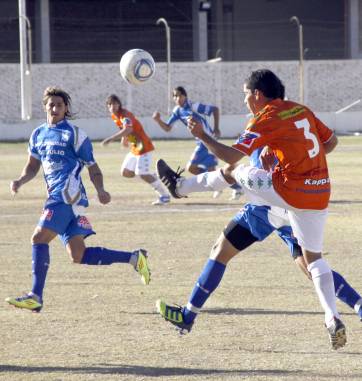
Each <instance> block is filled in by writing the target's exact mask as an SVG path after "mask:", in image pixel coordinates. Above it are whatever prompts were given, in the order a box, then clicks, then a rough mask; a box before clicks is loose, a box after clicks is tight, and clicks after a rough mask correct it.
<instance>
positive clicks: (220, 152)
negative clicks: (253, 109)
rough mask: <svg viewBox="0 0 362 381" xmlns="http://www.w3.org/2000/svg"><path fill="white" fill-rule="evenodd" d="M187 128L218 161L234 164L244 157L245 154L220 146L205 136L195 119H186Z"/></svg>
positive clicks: (208, 136)
mask: <svg viewBox="0 0 362 381" xmlns="http://www.w3.org/2000/svg"><path fill="white" fill-rule="evenodd" d="M187 127H188V129H189V130H190V131H191V133H192V135H194V136H195V137H197V138H199V139H200V140H202V141H203V142H204V143H205V145H206V146H207V148H208V149H209V150H210V151H211V152H212V153H213V154H215V155H216V156H217V157H218V158H219V159H221V160H223V161H225V163H227V164H235V163H237V162H238V161H239V160H240V159H241V158H243V157H244V156H245V154H244V153H242V152H241V151H238V150H237V149H235V148H233V147H230V146H227V145H225V144H222V143H220V142H218V141H217V140H215V139H214V138H213V137H212V136H210V135H209V134H207V133H206V132H205V131H204V129H203V126H202V124H201V123H200V122H199V121H198V120H196V119H195V118H189V119H188V124H187Z"/></svg>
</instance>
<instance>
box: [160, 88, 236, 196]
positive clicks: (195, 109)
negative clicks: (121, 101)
mask: <svg viewBox="0 0 362 381" xmlns="http://www.w3.org/2000/svg"><path fill="white" fill-rule="evenodd" d="M173 100H174V102H175V104H176V107H175V108H174V109H173V111H172V114H171V116H170V117H169V118H168V120H167V122H164V121H163V120H162V119H161V115H160V113H159V112H158V111H156V112H154V114H153V116H152V117H153V119H154V120H155V121H156V122H157V123H158V125H159V126H160V127H161V128H162V129H163V130H164V131H166V132H169V131H171V129H172V127H173V125H174V124H175V123H176V122H177V121H180V122H181V123H183V124H184V125H185V126H186V127H187V120H188V118H189V117H190V116H193V117H195V118H197V119H198V120H199V121H200V122H201V123H202V125H203V127H204V131H205V132H207V133H208V134H209V135H213V136H215V137H216V138H219V137H220V135H221V133H220V129H219V120H220V113H219V109H218V107H216V106H214V105H206V104H202V103H196V102H191V101H190V100H189V99H188V97H187V92H186V90H185V88H184V87H182V86H178V87H176V88H175V89H174V90H173ZM211 115H213V118H214V128H212V127H211V126H210V123H209V121H208V117H210V116H211ZM217 163H218V161H217V158H216V157H215V155H214V154H212V153H210V152H209V151H208V149H207V148H206V146H205V145H204V143H202V141H201V140H199V139H197V138H196V148H195V150H194V152H193V153H192V155H191V158H190V160H189V162H188V163H187V165H186V169H187V170H188V171H189V172H190V173H192V174H193V175H198V174H200V173H203V172H206V171H208V172H211V171H214V170H215V169H216V166H217ZM231 188H232V189H234V192H233V196H232V199H233V200H237V199H239V198H240V196H241V194H242V191H241V188H240V187H239V186H238V185H233V186H231ZM219 195H220V192H218V191H216V192H214V197H215V198H216V197H218V196H219Z"/></svg>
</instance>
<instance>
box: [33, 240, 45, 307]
mask: <svg viewBox="0 0 362 381" xmlns="http://www.w3.org/2000/svg"><path fill="white" fill-rule="evenodd" d="M31 254H32V258H33V261H32V273H33V285H32V288H31V292H32V293H33V294H35V295H37V296H39V298H40V299H41V300H42V299H43V290H44V286H45V279H46V277H47V272H48V268H49V263H50V256H49V245H48V244H46V243H37V244H34V245H33V246H32V253H31Z"/></svg>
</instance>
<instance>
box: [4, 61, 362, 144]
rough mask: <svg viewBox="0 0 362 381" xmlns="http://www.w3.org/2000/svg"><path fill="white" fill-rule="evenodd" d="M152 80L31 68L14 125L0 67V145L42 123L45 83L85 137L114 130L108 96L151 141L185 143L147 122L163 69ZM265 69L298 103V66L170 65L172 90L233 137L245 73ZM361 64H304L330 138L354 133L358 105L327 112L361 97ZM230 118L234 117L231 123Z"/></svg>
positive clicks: (109, 69)
mask: <svg viewBox="0 0 362 381" xmlns="http://www.w3.org/2000/svg"><path fill="white" fill-rule="evenodd" d="M156 65H157V66H156V68H157V69H156V74H155V77H154V78H153V79H152V80H151V81H149V82H148V83H146V84H145V85H143V86H130V85H128V84H127V83H125V82H124V81H123V80H122V79H121V78H120V76H119V74H118V63H107V64H104V63H102V64H93V63H89V64H35V65H33V68H32V83H33V91H32V108H33V118H34V120H31V121H29V122H26V123H24V122H21V120H20V115H21V110H20V74H19V71H20V68H19V65H17V64H0V83H1V86H0V100H1V101H0V140H16V139H25V138H26V139H27V138H28V136H29V134H30V131H31V130H32V129H33V128H34V127H35V126H36V125H38V124H40V123H42V120H43V118H44V112H43V109H42V101H41V99H42V94H43V91H44V89H45V88H46V87H47V86H49V85H58V86H61V87H63V88H64V89H65V90H66V91H68V92H69V93H70V94H71V96H72V99H73V111H74V112H75V113H76V122H75V124H77V125H79V126H80V127H82V128H85V129H86V130H87V131H89V134H90V136H91V137H92V138H95V139H98V138H102V137H104V136H105V135H107V134H108V133H112V131H114V129H113V125H112V123H111V121H110V120H109V119H108V113H107V110H106V107H105V99H106V97H107V96H108V95H109V94H111V93H115V94H117V95H119V96H120V98H121V99H122V101H123V104H124V106H125V107H126V108H129V109H130V110H131V111H132V112H134V113H135V115H136V116H138V117H139V118H140V119H141V120H142V121H143V122H144V124H145V127H146V129H147V130H148V131H149V133H150V135H151V136H153V137H157V138H163V137H187V136H188V135H187V132H186V131H184V130H183V129H182V128H180V129H175V131H174V132H173V133H171V134H166V133H163V132H162V131H161V130H160V129H159V128H158V127H156V125H154V123H153V121H152V120H150V116H151V115H152V113H153V111H154V110H160V111H161V114H162V116H163V117H164V118H165V117H166V115H165V113H166V111H167V100H168V94H167V76H166V64H165V63H157V64H156ZM258 68H270V69H271V70H273V71H275V72H276V73H277V74H278V75H279V76H280V78H281V79H282V80H283V82H284V84H285V85H286V94H287V96H288V98H289V99H293V100H296V101H298V94H299V87H298V86H299V73H298V62H296V61H283V62H220V63H216V64H215V63H214V64H211V63H203V62H181V63H172V65H171V79H172V87H175V86H178V85H181V86H184V87H185V88H186V90H187V92H188V95H189V98H190V99H191V100H194V101H200V102H203V103H210V104H216V105H217V106H219V108H220V110H221V114H222V115H223V117H222V118H223V120H222V128H223V130H224V136H234V135H235V134H236V132H237V131H240V129H241V128H242V126H243V122H242V121H240V117H239V116H238V115H240V114H245V113H247V110H246V108H245V106H244V105H243V102H242V94H241V90H242V83H243V80H244V79H245V78H246V77H247V76H248V74H249V73H250V71H251V70H255V69H258ZM361 78H362V60H338V61H306V63H305V102H304V103H305V104H306V105H307V106H309V107H310V108H311V109H312V110H314V111H315V112H316V113H318V114H320V115H321V116H322V119H323V118H324V119H325V121H326V122H327V124H329V125H330V126H331V127H332V128H334V129H336V130H337V132H345V131H349V130H350V131H354V130H362V118H361V113H362V102H360V103H359V104H357V105H356V106H354V107H353V108H352V109H350V110H349V111H351V112H345V113H341V114H338V115H336V114H335V111H336V110H338V109H340V108H342V107H344V106H346V105H348V104H350V103H352V102H353V101H355V100H356V99H360V98H362V80H361ZM234 116H235V117H234Z"/></svg>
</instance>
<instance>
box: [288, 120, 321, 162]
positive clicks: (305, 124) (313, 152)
mask: <svg viewBox="0 0 362 381" xmlns="http://www.w3.org/2000/svg"><path fill="white" fill-rule="evenodd" d="M294 124H295V125H296V126H297V128H303V132H304V136H305V138H306V139H308V140H311V141H312V142H313V148H312V149H310V150H308V154H309V157H310V158H313V157H315V156H317V155H318V154H319V143H318V139H317V137H316V136H315V135H314V134H313V133H312V132H310V124H309V122H308V119H302V120H298V121H297V122H294Z"/></svg>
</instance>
